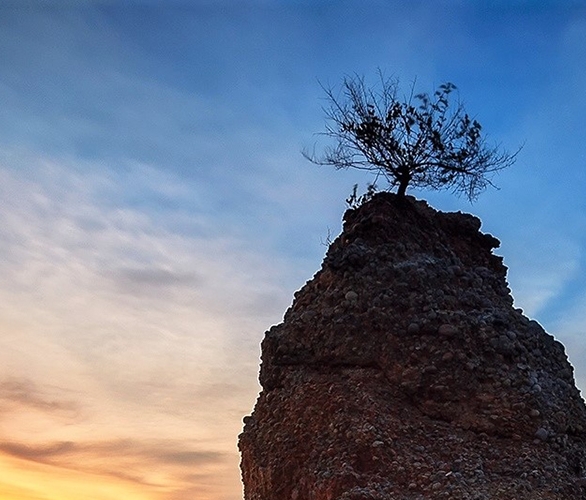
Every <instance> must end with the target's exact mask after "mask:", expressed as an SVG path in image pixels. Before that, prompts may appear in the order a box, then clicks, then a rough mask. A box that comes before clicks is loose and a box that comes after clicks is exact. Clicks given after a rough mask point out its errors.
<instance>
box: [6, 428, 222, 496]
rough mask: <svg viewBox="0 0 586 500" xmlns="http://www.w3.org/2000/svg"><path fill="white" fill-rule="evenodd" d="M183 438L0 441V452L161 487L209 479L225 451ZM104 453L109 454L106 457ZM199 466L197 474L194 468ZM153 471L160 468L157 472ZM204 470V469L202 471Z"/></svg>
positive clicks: (219, 464)
mask: <svg viewBox="0 0 586 500" xmlns="http://www.w3.org/2000/svg"><path fill="white" fill-rule="evenodd" d="M192 446H193V447H189V445H188V444H186V442H185V441H180V440H156V439H143V440H141V441H137V440H131V439H120V440H113V441H95V442H91V441H88V442H73V441H59V442H52V443H47V444H23V443H20V442H19V443H16V442H7V441H4V442H0V452H2V453H5V454H7V455H10V456H11V457H14V458H19V459H23V460H27V461H32V462H38V463H42V464H48V465H52V466H55V467H59V468H62V469H68V470H72V471H77V472H85V473H90V474H93V475H101V476H111V477H114V478H119V479H123V480H126V481H132V482H135V483H139V484H143V485H150V486H157V487H162V486H165V487H167V488H169V486H171V489H173V488H172V485H173V484H175V483H182V481H183V480H184V479H185V477H190V479H191V481H192V484H194V485H195V486H197V483H198V481H199V482H201V481H204V482H205V481H206V480H209V473H210V471H211V470H217V469H218V468H223V467H225V466H226V464H225V462H226V458H227V457H226V454H225V453H221V452H218V451H213V450H204V451H201V450H198V449H197V448H198V446H197V445H192ZM105 457H108V459H107V460H105ZM196 470H199V471H200V473H199V474H194V473H193V471H196ZM153 471H159V472H161V474H162V475H160V476H158V475H157V474H154V473H153ZM204 471H207V472H204Z"/></svg>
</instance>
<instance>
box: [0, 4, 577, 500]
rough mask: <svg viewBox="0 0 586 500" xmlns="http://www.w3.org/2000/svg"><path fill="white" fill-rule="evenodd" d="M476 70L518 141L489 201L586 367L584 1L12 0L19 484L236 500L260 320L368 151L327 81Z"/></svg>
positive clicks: (508, 250) (89, 496) (522, 279)
mask: <svg viewBox="0 0 586 500" xmlns="http://www.w3.org/2000/svg"><path fill="white" fill-rule="evenodd" d="M377 68H380V69H381V70H383V71H384V72H385V73H386V74H387V75H395V76H397V77H399V78H400V79H401V80H402V82H403V84H404V85H405V88H407V87H408V86H409V84H410V82H412V81H413V80H414V79H415V78H416V79H417V85H418V89H420V90H423V91H431V90H433V87H434V86H437V85H439V84H440V83H442V82H445V81H452V82H454V83H455V84H456V85H457V86H458V88H459V92H460V97H461V99H462V100H463V101H464V102H465V104H466V107H467V109H468V111H469V112H470V113H471V114H474V115H476V116H477V119H478V120H479V121H480V122H481V123H482V124H483V126H484V130H485V131H486V132H487V133H488V135H489V138H490V140H492V141H494V142H498V143H502V145H503V147H505V148H507V149H508V150H510V151H514V150H516V148H518V147H519V146H520V145H524V147H523V149H522V151H521V152H520V154H519V156H518V161H517V163H516V164H515V166H513V167H512V168H510V169H508V170H507V171H505V172H502V173H501V175H499V176H498V178H496V179H495V181H496V183H497V184H498V185H499V186H500V188H501V189H500V190H490V191H487V192H485V193H484V194H483V195H481V197H480V198H479V200H478V201H477V202H476V203H475V204H474V205H470V203H468V202H467V201H466V200H465V199H461V198H456V197H454V196H451V195H450V194H449V193H429V192H415V193H413V194H415V195H417V196H418V197H424V198H426V199H428V200H429V201H430V203H431V204H432V205H433V206H435V207H436V208H439V209H442V210H463V211H467V212H472V213H474V214H476V215H478V216H480V217H481V219H482V221H483V230H485V231H487V232H490V233H492V234H494V235H495V236H497V237H498V238H499V239H500V240H501V241H502V246H501V248H500V249H499V250H498V253H499V254H500V255H503V256H504V258H505V264H506V265H508V266H509V268H510V272H509V281H510V285H511V288H512V291H513V295H514V297H515V303H516V306H517V307H521V308H523V310H524V311H525V313H526V314H527V315H528V316H530V317H532V318H535V319H537V320H538V321H539V322H541V323H542V324H543V325H544V327H545V328H546V329H547V330H548V331H549V332H550V333H552V334H554V335H555V336H556V337H557V338H558V339H560V340H561V341H562V342H563V343H564V344H565V345H566V347H567V352H568V354H569V357H570V360H571V362H572V363H573V365H574V366H575V369H576V378H577V382H578V385H579V387H582V388H586V335H585V333H586V318H585V317H584V312H585V311H586V126H585V117H586V7H585V5H584V2H582V1H575V2H572V1H563V0H560V1H554V0H551V1H546V0H542V1H537V0H536V1H531V0H526V1H520V0H518V1H516V0H502V1H488V0H485V1H480V0H478V1H474V0H461V1H456V0H454V1H441V0H429V1H414V0H410V1H404V2H402V1H392V0H390V1H389V0H386V1H382V0H381V1H369V0H360V1H358V0H351V1H319V0H312V1H310V0H306V1H303V0H297V1H284V0H283V1H279V0H257V1H253V0H242V1H236V0H234V1H230V0H217V1H214V0H208V1H198V0H194V1H188V0H184V1H174V0H165V1H163V0H161V1H156V0H151V1H148V0H144V1H140V0H135V1H133V0H118V1H116V0H109V1H106V0H104V1H98V0H95V1H94V0H68V1H65V0H62V1H57V0H56V1H50V0H0V109H1V112H0V202H1V205H0V276H1V277H2V278H1V279H0V334H1V335H0V497H1V498H2V499H3V500H74V499H75V500H79V499H84V500H114V499H116V500H119V499H121V498H124V499H125V500H193V499H198V500H237V499H240V498H242V494H241V485H240V473H239V469H238V462H239V456H238V453H237V448H236V442H237V435H238V433H239V432H240V430H241V419H242V417H243V416H244V415H246V414H248V413H249V412H250V411H251V409H252V407H253V405H254V402H255V398H256V395H257V392H258V389H259V387H258V384H257V372H258V363H259V343H260V341H261V339H262V337H263V334H264V331H265V330H267V329H268V328H269V327H270V326H271V325H272V324H275V323H278V322H279V321H280V320H281V318H282V315H283V313H284V312H285V309H286V308H287V307H288V306H289V304H290V303H291V300H292V296H293V292H294V291H295V290H296V289H298V288H300V287H301V286H302V285H303V283H304V282H305V281H306V280H307V279H309V278H311V276H312V275H313V274H314V272H315V271H317V270H318V268H319V266H320V263H321V259H322V257H323V254H324V252H325V250H326V247H325V246H324V245H325V241H326V240H327V239H328V235H331V237H332V238H333V237H334V236H336V235H337V234H338V232H339V230H340V220H341V217H342V214H343V211H344V209H345V202H344V200H345V198H346V197H347V196H348V194H349V193H350V192H351V190H352V185H353V184H354V183H359V184H360V185H361V186H362V188H363V189H364V187H365V185H366V183H367V182H368V181H369V180H370V178H369V177H368V176H366V175H364V173H359V172H337V171H335V170H331V169H328V168H326V167H316V166H314V165H312V164H310V163H308V162H307V161H306V160H305V159H304V158H303V157H302V155H301V153H300V152H301V150H302V149H303V148H308V147H309V148H311V147H313V145H314V144H315V143H316V142H318V144H321V141H322V140H323V139H322V138H320V137H319V136H316V135H315V133H316V132H320V131H321V130H323V126H324V116H323V112H322V109H321V108H322V106H323V105H324V101H323V91H322V89H321V88H320V82H321V84H323V85H326V86H329V85H333V86H336V85H338V84H339V82H340V80H341V79H342V78H343V76H344V75H348V74H353V73H358V74H363V75H365V76H367V78H370V77H372V76H374V75H375V73H376V71H377Z"/></svg>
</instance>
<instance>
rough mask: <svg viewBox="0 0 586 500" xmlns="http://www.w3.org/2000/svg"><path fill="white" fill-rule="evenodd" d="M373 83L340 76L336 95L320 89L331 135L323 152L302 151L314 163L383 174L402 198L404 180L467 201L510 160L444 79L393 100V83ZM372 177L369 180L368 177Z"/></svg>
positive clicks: (357, 78) (381, 78) (330, 91)
mask: <svg viewBox="0 0 586 500" xmlns="http://www.w3.org/2000/svg"><path fill="white" fill-rule="evenodd" d="M379 76H380V83H379V85H378V86H377V87H368V86H367V85H366V84H365V82H364V78H363V77H359V76H355V77H348V78H345V79H344V81H343V85H342V97H340V98H339V97H336V96H335V95H334V91H333V90H332V89H331V88H329V89H326V88H324V90H325V92H326V98H327V101H328V104H329V107H327V108H324V111H325V114H326V119H327V122H326V130H325V132H324V134H325V135H326V136H329V137H331V138H333V139H334V140H335V145H334V146H332V147H327V148H326V149H325V150H324V154H323V156H320V157H316V156H315V154H309V153H307V152H304V156H305V157H306V158H308V159H309V160H310V161H312V162H313V163H316V164H319V165H332V166H334V167H336V168H339V169H342V168H356V169H360V170H368V171H371V172H374V173H375V174H376V179H378V178H379V177H383V178H385V179H386V180H387V181H388V184H389V188H390V189H392V188H394V187H396V188H397V194H398V195H399V196H400V197H404V196H405V193H406V191H407V187H408V186H413V187H423V188H431V189H444V188H445V189H451V190H452V191H453V192H455V193H456V194H465V195H466V196H467V198H468V199H469V200H470V201H473V200H475V199H476V198H477V196H478V194H479V193H480V192H481V191H483V190H484V189H485V188H486V187H487V186H488V185H491V186H494V185H493V184H492V182H491V180H490V178H489V176H490V174H493V173H494V172H497V171H499V170H502V169H504V168H506V167H509V166H511V165H512V164H513V163H514V161H515V157H516V155H517V153H518V151H517V152H516V153H514V154H508V153H507V152H506V151H500V149H499V148H498V147H497V146H490V145H488V144H487V142H486V139H485V137H484V136H483V134H482V133H481V131H482V127H481V125H480V123H478V122H477V121H476V120H475V119H473V118H471V117H470V116H469V115H468V114H467V113H466V112H465V110H464V106H463V104H462V103H461V102H460V101H459V100H456V101H455V102H454V103H451V102H450V97H451V94H452V93H453V92H454V90H456V86H455V85H454V84H453V83H444V84H442V85H440V86H439V87H438V89H437V90H436V91H435V92H434V93H433V95H432V96H430V95H429V94H426V93H423V94H417V95H413V88H412V90H411V95H410V96H409V97H408V98H406V99H405V100H403V101H401V100H399V99H398V98H397V93H398V81H397V80H395V79H385V78H384V77H383V76H382V74H380V73H379ZM375 182H376V180H375Z"/></svg>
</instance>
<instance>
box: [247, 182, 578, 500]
mask: <svg viewBox="0 0 586 500" xmlns="http://www.w3.org/2000/svg"><path fill="white" fill-rule="evenodd" d="M479 228H480V221H479V219H477V218H476V217H473V216H471V215H467V214H462V213H442V212H437V211H435V210H434V209H432V208H431V207H429V206H428V205H427V204H426V203H425V202H422V201H415V200H414V199H412V198H407V199H406V200H401V199H399V198H397V197H396V196H394V195H392V194H389V193H382V194H378V195H376V196H375V197H374V198H373V199H372V200H371V201H370V202H368V203H367V204H365V205H363V206H361V207H360V208H358V209H355V210H349V211H347V212H346V214H345V216H344V229H343V232H342V234H341V235H340V236H339V237H338V238H337V239H336V240H335V241H334V242H333V243H332V245H331V246H330V248H329V250H328V252H327V255H326V257H325V259H324V262H323V266H322V269H321V270H320V271H319V272H318V273H317V274H316V275H315V276H314V278H313V279H312V280H311V281H309V282H308V283H307V284H306V285H305V286H304V287H303V288H302V289H301V290H300V291H298V292H297V293H296V294H295V300H294V302H293V305H292V306H291V307H290V309H289V310H288V311H287V312H286V314H285V318H284V321H283V323H281V324H280V325H277V326H273V327H272V328H271V329H270V330H269V331H268V332H267V333H266V335H265V338H264V340H263V343H262V365H261V370H260V382H261V384H262V388H263V390H262V392H261V394H260V396H259V398H258V401H257V403H256V406H255V409H254V412H253V413H252V415H251V416H249V417H245V419H244V421H245V426H244V431H243V433H242V434H241V436H240V441H239V447H240V450H241V455H242V463H241V468H242V477H243V482H244V493H245V499H246V500H418V499H453V500H457V499H470V500H488V499H504V500H509V499H510V500H514V499H527V500H529V499H532V500H539V499H558V500H574V499H575V500H578V499H586V479H584V478H583V477H584V475H585V474H586V449H585V444H586V408H585V406H584V403H583V400H582V399H581V397H580V394H579V391H578V390H577V389H576V387H575V384H574V378H573V369H572V366H571V365H570V364H569V362H568V360H567V357H566V355H565V353H564V347H563V346H562V344H560V343H559V342H558V341H556V340H555V339H554V338H553V337H552V336H551V335H548V334H547V333H546V332H545V331H544V330H543V329H542V328H541V326H540V325H539V324H538V323H537V322H535V321H532V320H530V319H528V318H526V317H525V316H524V315H523V314H522V311H521V310H519V309H514V308H513V301H512V298H511V295H510V291H509V289H508V287H507V283H506V268H505V266H504V265H503V263H502V258H501V257H498V256H495V255H493V254H492V249H493V248H495V247H497V246H498V245H499V241H498V240H497V239H496V238H494V237H492V236H490V235H487V234H482V233H481V232H480V231H479Z"/></svg>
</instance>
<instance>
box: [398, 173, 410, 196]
mask: <svg viewBox="0 0 586 500" xmlns="http://www.w3.org/2000/svg"><path fill="white" fill-rule="evenodd" d="M409 180H410V179H409V178H405V177H404V178H402V179H400V180H399V189H397V196H399V198H405V193H406V192H407V186H408V184H409Z"/></svg>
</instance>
